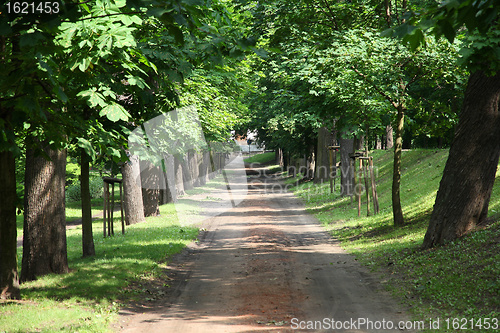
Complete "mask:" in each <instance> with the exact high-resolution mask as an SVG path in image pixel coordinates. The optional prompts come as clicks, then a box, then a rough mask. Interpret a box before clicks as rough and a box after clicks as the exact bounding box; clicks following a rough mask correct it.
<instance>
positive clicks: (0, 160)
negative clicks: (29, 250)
mask: <svg viewBox="0 0 500 333" xmlns="http://www.w3.org/2000/svg"><path fill="white" fill-rule="evenodd" d="M15 163H16V161H15V158H14V155H13V154H12V153H11V152H9V151H2V152H0V184H2V186H0V198H1V200H0V299H19V298H20V297H21V293H20V290H19V275H18V272H17V232H16V200H17V194H16V165H15Z"/></svg>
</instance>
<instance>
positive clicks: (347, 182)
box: [339, 138, 354, 196]
mask: <svg viewBox="0 0 500 333" xmlns="http://www.w3.org/2000/svg"><path fill="white" fill-rule="evenodd" d="M339 142H340V184H341V189H340V194H342V195H344V196H345V195H349V196H350V195H353V194H354V170H353V169H352V167H351V158H350V157H349V154H352V153H353V152H354V139H343V138H340V139H339Z"/></svg>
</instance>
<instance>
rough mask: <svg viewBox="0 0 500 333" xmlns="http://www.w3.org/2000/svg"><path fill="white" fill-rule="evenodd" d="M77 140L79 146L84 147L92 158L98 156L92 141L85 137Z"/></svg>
mask: <svg viewBox="0 0 500 333" xmlns="http://www.w3.org/2000/svg"><path fill="white" fill-rule="evenodd" d="M77 142H78V147H80V148H83V150H85V152H86V153H87V155H89V156H90V157H91V158H92V160H94V159H95V157H96V152H95V150H94V147H92V144H91V143H90V141H88V140H87V139H84V138H77Z"/></svg>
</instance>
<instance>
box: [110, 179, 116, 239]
mask: <svg viewBox="0 0 500 333" xmlns="http://www.w3.org/2000/svg"><path fill="white" fill-rule="evenodd" d="M109 211H110V213H111V216H110V218H109V221H110V228H109V230H110V231H111V235H113V236H114V235H115V228H114V226H113V225H114V223H113V212H114V211H115V183H111V209H110V210H109Z"/></svg>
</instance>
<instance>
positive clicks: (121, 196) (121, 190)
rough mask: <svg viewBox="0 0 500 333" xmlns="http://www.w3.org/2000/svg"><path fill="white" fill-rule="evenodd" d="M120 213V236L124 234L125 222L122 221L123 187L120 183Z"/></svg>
mask: <svg viewBox="0 0 500 333" xmlns="http://www.w3.org/2000/svg"><path fill="white" fill-rule="evenodd" d="M120 211H121V217H122V235H124V234H125V220H124V219H123V186H122V183H120Z"/></svg>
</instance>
